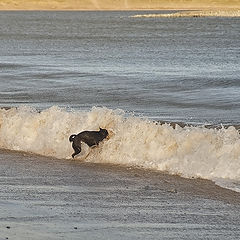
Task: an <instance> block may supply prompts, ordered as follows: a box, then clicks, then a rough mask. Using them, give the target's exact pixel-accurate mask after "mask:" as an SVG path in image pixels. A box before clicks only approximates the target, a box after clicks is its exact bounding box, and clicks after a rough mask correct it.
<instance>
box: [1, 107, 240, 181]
mask: <svg viewBox="0 0 240 240" xmlns="http://www.w3.org/2000/svg"><path fill="white" fill-rule="evenodd" d="M99 127H102V128H106V129H108V130H109V132H110V139H109V140H105V141H104V142H102V143H101V144H100V146H99V147H97V148H94V149H93V150H91V154H90V155H89V156H88V157H87V158H86V159H85V161H89V162H100V163H112V164H122V165H131V166H136V167H144V168H148V169H154V170H161V171H167V172H168V173H170V174H178V175H181V176H183V177H190V178H191V177H201V178H206V179H217V178H218V179H219V178H222V179H224V178H227V179H233V180H237V181H239V180H240V136H239V132H238V130H237V129H236V128H235V127H234V126H229V127H227V128H225V127H221V128H215V127H210V128H206V127H201V126H187V125H186V126H179V125H178V124H175V125H174V127H172V126H171V125H170V124H168V123H158V122H152V121H149V120H148V119H145V120H144V119H141V118H138V117H135V116H126V114H125V113H124V112H123V111H122V110H111V109H108V108H96V107H94V108H92V110H91V111H85V112H84V111H82V112H81V111H78V112H77V111H66V110H65V109H61V108H59V107H51V108H49V109H46V110H43V111H41V112H39V111H37V110H36V109H33V108H29V107H19V108H9V109H0V147H1V148H4V149H10V150H18V151H25V152H31V153H36V154H41V155H45V156H52V157H56V158H59V159H61V158H70V156H71V154H72V152H73V150H72V147H71V144H70V143H69V141H68V138H69V136H70V135H71V134H73V133H78V132H80V131H83V130H97V129H99Z"/></svg>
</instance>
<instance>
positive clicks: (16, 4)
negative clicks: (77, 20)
mask: <svg viewBox="0 0 240 240" xmlns="http://www.w3.org/2000/svg"><path fill="white" fill-rule="evenodd" d="M239 5H240V4H239V1H238V0H217V1H214V0H201V1H200V0H183V1H179V0H161V1H153V0H119V1H111V0H54V1H47V0H1V2H0V10H167V9H176V10H179V9H188V10H189V9H192V10H193V9H194V10H196V9H233V8H240V6H239Z"/></svg>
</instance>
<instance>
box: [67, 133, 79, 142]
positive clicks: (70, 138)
mask: <svg viewBox="0 0 240 240" xmlns="http://www.w3.org/2000/svg"><path fill="white" fill-rule="evenodd" d="M76 136H77V135H76V134H73V135H71V136H70V137H69V142H73V139H74V138H75V137H76Z"/></svg>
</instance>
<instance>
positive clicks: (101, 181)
mask: <svg viewBox="0 0 240 240" xmlns="http://www.w3.org/2000/svg"><path fill="white" fill-rule="evenodd" d="M0 166H1V168H0V183H1V191H0V197H1V201H0V211H1V219H0V230H1V232H0V238H1V239H14V238H16V236H18V239H33V238H34V239H36V240H38V239H39V240H41V239H43V238H45V239H51V240H55V239H56V240H57V239H60V238H64V239H76V240H77V239H79V237H81V238H87V239H99V240H104V239H106V236H107V237H108V238H109V239H117V240H118V239H119V240H120V239H129V238H131V239H133V240H135V239H136V240H137V239H138V240H139V239H140V240H146V239H157V238H158V237H159V234H162V235H163V236H165V238H166V239H179V238H181V239H197V238H199V236H201V239H208V238H209V236H216V238H217V237H224V236H228V237H230V238H232V239H238V237H239V234H240V232H239V231H238V230H237V229H238V222H239V221H240V217H239V214H238V212H239V209H240V193H236V192H233V191H231V190H228V189H223V188H221V187H219V186H217V185H215V184H214V183H213V182H211V181H209V180H203V179H184V178H181V177H179V176H173V175H168V174H166V173H161V172H156V171H148V170H144V169H137V168H130V167H124V166H117V165H116V166H113V165H110V164H92V163H86V162H79V161H72V160H64V159H62V160H60V159H54V158H47V157H42V156H37V155H30V154H25V153H19V152H13V151H5V150H1V149H0ZM193 226H194V228H193ZM209 226H210V227H209ZM223 226H224V228H223ZM219 229H223V230H222V231H221V232H219ZM149 234H150V235H149ZM133 236H134V238H133ZM149 237H150V238H149Z"/></svg>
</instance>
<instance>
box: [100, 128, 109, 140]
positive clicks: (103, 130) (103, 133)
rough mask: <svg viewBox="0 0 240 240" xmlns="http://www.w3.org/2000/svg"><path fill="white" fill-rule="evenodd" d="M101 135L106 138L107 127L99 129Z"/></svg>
mask: <svg viewBox="0 0 240 240" xmlns="http://www.w3.org/2000/svg"><path fill="white" fill-rule="evenodd" d="M99 132H100V133H101V134H102V135H103V136H104V138H106V137H107V136H108V131H107V129H104V128H100V131H99Z"/></svg>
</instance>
